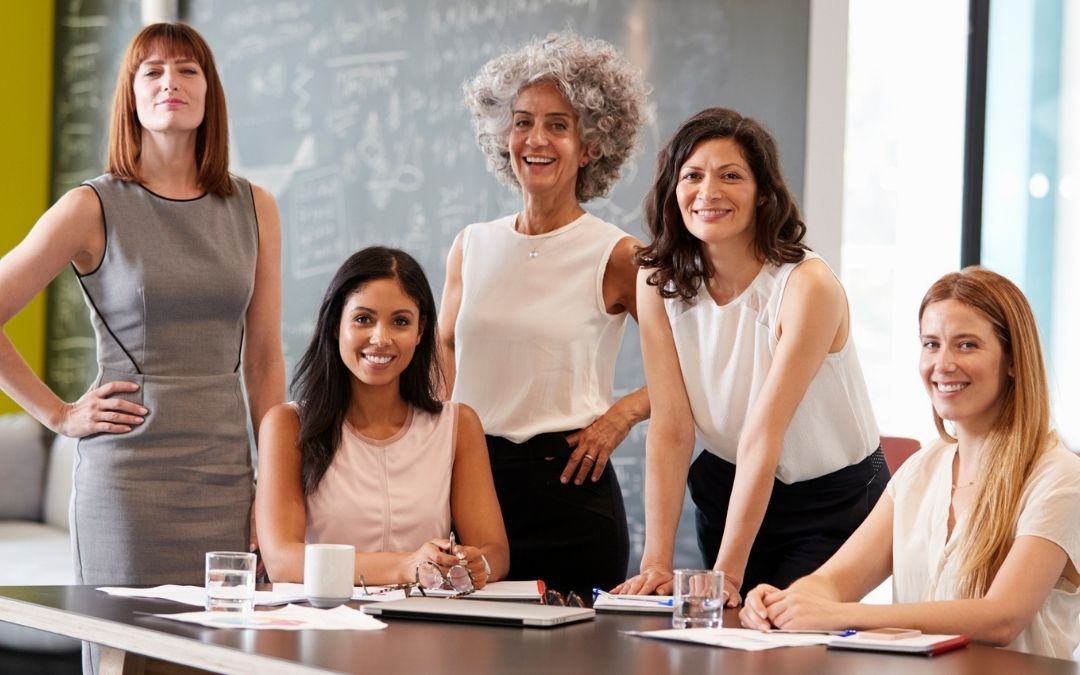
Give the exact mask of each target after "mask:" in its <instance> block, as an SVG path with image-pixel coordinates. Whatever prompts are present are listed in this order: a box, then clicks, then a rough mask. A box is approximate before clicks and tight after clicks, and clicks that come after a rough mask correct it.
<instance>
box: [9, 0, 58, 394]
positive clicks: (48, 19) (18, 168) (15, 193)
mask: <svg viewBox="0 0 1080 675" xmlns="http://www.w3.org/2000/svg"><path fill="white" fill-rule="evenodd" d="M52 57H53V3H52V2H48V1H46V0H33V1H32V2H12V3H8V4H7V5H6V6H5V7H4V17H3V21H0V63H5V64H7V68H5V80H6V82H5V83H4V85H3V88H4V95H3V96H4V104H3V105H0V134H2V135H3V137H4V158H3V161H0V204H2V207H0V254H6V253H7V252H8V251H10V250H11V249H12V248H13V247H14V246H15V245H16V244H17V243H19V241H20V240H21V239H22V238H23V237H24V236H26V233H27V232H28V231H29V230H30V227H31V226H32V225H33V224H34V221H36V220H37V218H38V217H39V216H40V215H41V214H42V212H43V211H44V210H45V208H46V207H47V206H48V205H49V158H50V152H49V148H50V133H51V127H52V71H53V68H52ZM4 330H5V331H6V332H7V334H8V336H9V337H10V338H11V339H12V341H14V342H15V347H16V348H17V349H18V350H19V353H21V354H22V355H23V357H24V358H26V360H27V362H29V363H30V366H31V367H32V368H33V369H34V370H35V371H37V372H38V373H39V374H41V373H42V371H43V368H44V365H45V363H44V356H45V296H44V293H42V294H39V295H38V297H36V298H35V299H34V300H33V301H32V302H31V303H30V304H29V305H28V306H27V307H26V308H25V309H23V310H22V312H20V313H19V315H18V316H16V317H15V318H14V319H12V320H11V321H9V322H8V324H7V325H6V326H5V327H4ZM18 409H19V407H18V406H16V405H15V403H14V402H12V401H11V399H9V398H8V397H6V396H4V395H3V394H0V413H4V412H12V411H15V410H18Z"/></svg>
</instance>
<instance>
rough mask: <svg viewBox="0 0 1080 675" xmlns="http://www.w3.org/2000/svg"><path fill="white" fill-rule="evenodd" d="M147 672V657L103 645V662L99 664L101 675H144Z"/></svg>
mask: <svg viewBox="0 0 1080 675" xmlns="http://www.w3.org/2000/svg"><path fill="white" fill-rule="evenodd" d="M145 671H146V657H144V656H140V655H139V654H128V653H127V652H125V651H124V650H122V649H116V648H115V647H106V646H105V645H101V660H100V661H99V662H98V672H99V673H100V674H101V675H142V674H143V673H144V672H145Z"/></svg>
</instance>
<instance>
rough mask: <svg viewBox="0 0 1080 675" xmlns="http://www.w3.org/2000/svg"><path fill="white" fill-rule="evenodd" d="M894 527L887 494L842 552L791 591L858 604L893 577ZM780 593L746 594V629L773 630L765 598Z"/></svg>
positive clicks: (762, 590) (743, 615)
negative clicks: (891, 575) (888, 578)
mask: <svg viewBox="0 0 1080 675" xmlns="http://www.w3.org/2000/svg"><path fill="white" fill-rule="evenodd" d="M892 523H893V500H892V497H890V496H889V494H888V493H885V494H883V495H882V496H881V499H879V500H878V502H877V504H876V505H875V506H874V508H873V510H871V511H870V515H868V516H867V517H866V520H864V521H863V522H862V525H860V526H859V528H858V529H857V530H855V532H853V533H852V535H851V537H850V538H849V539H848V540H847V541H846V542H844V545H843V546H841V547H840V550H839V551H837V552H836V553H835V554H834V555H833V556H832V557H831V558H829V559H828V560H827V561H826V562H825V564H824V565H822V566H821V567H820V568H819V569H818V570H817V571H816V572H814V573H813V574H811V575H808V576H805V577H803V578H802V579H799V580H798V581H796V582H795V583H793V584H792V585H791V586H790V587H789V589H790V590H791V591H793V592H795V593H800V594H806V595H810V596H815V597H819V598H822V599H827V600H830V601H834V602H841V601H845V602H858V601H859V599H861V598H863V597H865V596H866V594H867V593H869V592H870V591H872V590H873V589H874V588H876V587H877V586H878V584H880V583H881V582H882V581H884V580H885V579H886V578H887V577H888V576H889V575H890V574H891V573H892ZM776 590H777V589H776V588H775V587H774V586H769V585H767V584H761V585H759V586H757V587H756V588H754V589H751V590H750V591H749V592H748V593H747V594H746V605H745V606H744V607H743V609H742V611H741V612H740V613H739V618H740V619H741V620H742V623H743V625H744V626H746V627H747V628H756V629H759V630H766V629H768V628H772V627H773V624H772V621H771V620H770V617H769V611H768V606H767V604H766V601H765V597H766V596H768V595H769V594H771V593H773V592H775V591H776ZM774 601H775V600H774ZM902 625H904V626H906V625H907V624H902ZM845 628H847V627H846V626H845Z"/></svg>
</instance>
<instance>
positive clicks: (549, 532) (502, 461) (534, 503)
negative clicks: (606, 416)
mask: <svg viewBox="0 0 1080 675" xmlns="http://www.w3.org/2000/svg"><path fill="white" fill-rule="evenodd" d="M566 433H571V432H566ZM487 443H488V453H489V456H490V458H491V473H492V475H493V476H494V478H495V491H496V492H497V493H498V496H499V506H501V507H502V516H503V522H504V523H505V524H506V536H507V538H508V539H509V541H510V573H509V575H508V576H507V578H508V579H520V580H527V579H543V580H544V582H545V583H546V584H547V587H548V588H553V589H555V590H558V591H561V592H562V593H567V592H569V591H576V592H577V593H578V595H580V596H581V597H582V598H591V597H592V589H593V588H594V587H599V588H604V589H609V588H611V587H612V586H615V585H616V584H619V583H621V582H623V581H624V580H625V579H626V568H627V564H628V563H629V558H630V538H629V533H628V531H627V526H626V509H625V507H624V506H623V497H622V490H621V489H620V488H619V479H618V478H617V477H616V475H615V470H614V468H612V467H611V465H610V464H609V465H608V467H607V468H606V469H605V470H604V474H603V476H601V478H600V480H599V481H597V482H595V483H594V482H592V480H590V479H586V480H585V482H584V483H582V484H581V485H575V484H574V482H573V481H572V480H571V481H570V482H569V483H567V484H565V485H564V484H562V483H561V482H560V481H559V477H560V476H561V475H562V471H563V468H564V467H565V466H566V460H567V458H568V457H569V456H570V452H571V450H570V446H569V445H567V443H566V435H565V433H546V434H540V435H538V436H534V437H533V438H530V439H529V440H527V441H525V442H524V443H514V442H513V441H509V440H507V439H505V438H501V437H499V436H488V437H487Z"/></svg>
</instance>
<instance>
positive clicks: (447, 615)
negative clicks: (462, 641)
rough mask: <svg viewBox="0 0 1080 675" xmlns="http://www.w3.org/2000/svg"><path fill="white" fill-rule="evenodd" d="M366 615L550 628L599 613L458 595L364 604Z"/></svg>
mask: <svg viewBox="0 0 1080 675" xmlns="http://www.w3.org/2000/svg"><path fill="white" fill-rule="evenodd" d="M363 610H364V613H365V614H373V615H375V616H378V617H381V618H385V619H423V620H427V621H451V622H458V623H487V624H498V625H502V626H521V627H525V628H550V627H552V626H560V625H562V624H567V623H575V622H577V621H588V620H590V619H592V618H594V617H595V616H596V612H595V611H593V610H591V609H588V608H586V607H556V606H552V605H534V604H531V603H522V602H498V601H495V600H467V599H458V598H407V599H405V600H392V601H390V602H373V603H371V604H367V605H364V607H363Z"/></svg>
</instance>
